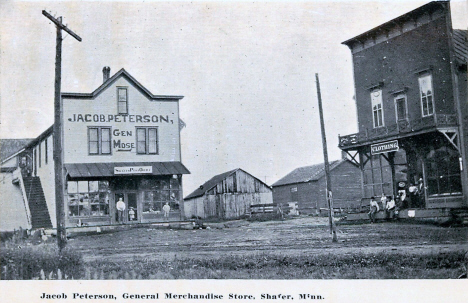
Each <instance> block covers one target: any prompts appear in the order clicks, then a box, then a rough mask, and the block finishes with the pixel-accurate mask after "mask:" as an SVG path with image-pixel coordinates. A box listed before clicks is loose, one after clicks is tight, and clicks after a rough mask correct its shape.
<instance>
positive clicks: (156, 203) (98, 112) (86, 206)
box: [2, 67, 189, 228]
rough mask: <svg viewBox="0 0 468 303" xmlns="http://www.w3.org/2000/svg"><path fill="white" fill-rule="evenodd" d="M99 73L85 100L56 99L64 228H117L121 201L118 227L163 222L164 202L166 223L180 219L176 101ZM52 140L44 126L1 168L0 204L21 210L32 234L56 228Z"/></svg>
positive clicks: (123, 75) (122, 75)
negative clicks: (7, 177)
mask: <svg viewBox="0 0 468 303" xmlns="http://www.w3.org/2000/svg"><path fill="white" fill-rule="evenodd" d="M103 72H104V74H103V78H104V83H103V84H102V85H101V86H99V87H98V88H97V89H96V90H95V91H93V92H92V93H62V104H63V113H62V123H63V163H64V164H63V165H64V168H65V175H66V177H65V182H64V184H65V190H64V193H65V199H64V201H65V213H66V225H67V226H68V227H70V226H77V225H111V224H116V223H119V222H117V210H116V202H117V201H118V200H119V199H120V198H122V200H123V201H124V203H125V205H126V207H125V211H124V215H123V221H124V223H145V222H157V221H163V220H165V218H163V211H162V207H163V206H164V205H165V204H166V203H168V204H169V205H170V207H171V211H170V218H169V219H170V220H180V219H181V217H180V215H181V211H180V209H179V205H182V203H181V201H182V197H183V195H182V175H183V174H188V173H189V171H188V170H187V169H186V168H185V167H184V165H183V164H182V163H181V151H180V129H181V125H183V122H181V121H180V119H179V100H181V99H182V98H183V97H182V96H166V95H165V96H161V95H153V94H152V93H151V92H150V91H149V90H147V89H146V88H145V87H144V86H142V85H141V84H140V83H139V82H138V81H136V80H135V79H134V78H133V77H132V76H131V75H130V74H129V73H128V72H127V71H125V70H124V69H121V70H120V71H118V72H117V73H116V74H115V75H113V76H112V77H110V69H109V68H108V67H106V68H104V69H103ZM52 136H53V128H52V127H51V128H49V129H48V130H47V131H46V132H44V133H43V134H41V135H40V136H39V137H38V138H36V139H34V140H32V141H31V142H30V143H29V144H27V145H26V146H25V147H24V148H22V149H20V150H18V151H17V153H16V154H13V155H12V156H10V157H9V159H5V160H8V161H6V162H5V161H4V162H5V163H2V169H3V168H4V167H5V165H6V166H9V167H10V169H3V171H4V173H8V172H7V171H9V172H10V173H11V174H12V177H11V179H12V182H10V184H8V186H13V187H16V190H15V189H10V190H9V191H8V192H12V195H13V196H12V197H11V198H10V197H5V196H3V195H2V200H3V202H2V203H3V204H4V203H18V202H17V201H18V200H19V201H20V203H23V204H24V205H23V206H24V207H23V209H24V210H25V212H26V220H27V221H28V224H29V227H32V228H38V227H50V226H51V225H53V226H54V227H55V224H56V218H55V189H54V188H55V180H54V161H53V160H52V150H53V147H52V142H53V140H52ZM7 162H8V163H7ZM2 186H7V185H6V184H2ZM15 193H16V194H15ZM18 193H21V196H20V197H21V199H17V198H18ZM14 195H16V197H14ZM5 207H6V208H8V205H2V208H3V209H2V212H3V211H5ZM15 209H18V207H16V208H15ZM23 227H26V226H24V225H23Z"/></svg>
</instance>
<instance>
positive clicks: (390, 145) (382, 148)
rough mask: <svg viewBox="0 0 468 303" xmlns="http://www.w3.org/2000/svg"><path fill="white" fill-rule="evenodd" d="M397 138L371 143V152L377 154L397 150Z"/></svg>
mask: <svg viewBox="0 0 468 303" xmlns="http://www.w3.org/2000/svg"><path fill="white" fill-rule="evenodd" d="M399 149H400V148H399V147H398V140H394V141H388V142H383V143H378V144H372V145H371V154H372V155H378V154H383V153H388V152H394V151H397V150H399Z"/></svg>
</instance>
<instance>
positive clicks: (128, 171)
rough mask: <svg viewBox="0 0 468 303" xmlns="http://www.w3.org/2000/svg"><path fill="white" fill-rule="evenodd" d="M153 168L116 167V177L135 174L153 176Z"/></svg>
mask: <svg viewBox="0 0 468 303" xmlns="http://www.w3.org/2000/svg"><path fill="white" fill-rule="evenodd" d="M152 172H153V167H152V166H121V167H114V175H134V174H151V173H152Z"/></svg>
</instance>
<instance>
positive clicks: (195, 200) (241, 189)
mask: <svg viewBox="0 0 468 303" xmlns="http://www.w3.org/2000/svg"><path fill="white" fill-rule="evenodd" d="M272 203H273V197H272V192H271V188H270V186H268V185H267V184H265V183H264V182H262V181H261V180H260V179H258V178H256V177H254V176H252V175H251V174H249V173H247V172H246V171H244V170H242V169H240V168H237V169H234V170H230V171H228V172H225V173H222V174H219V175H216V176H214V177H213V178H211V179H210V180H208V181H207V182H205V183H204V184H203V185H201V186H200V187H199V188H197V189H196V190H195V191H194V192H192V193H191V194H190V195H188V196H187V197H185V199H184V214H185V217H186V218H187V219H190V218H193V217H197V218H210V217H216V218H221V219H235V218H239V217H242V216H243V215H246V214H248V213H249V212H250V206H251V205H255V204H272Z"/></svg>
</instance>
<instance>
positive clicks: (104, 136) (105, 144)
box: [88, 127, 111, 155]
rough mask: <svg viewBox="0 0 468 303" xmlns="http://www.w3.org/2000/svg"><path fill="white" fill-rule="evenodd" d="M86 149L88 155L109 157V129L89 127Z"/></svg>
mask: <svg viewBox="0 0 468 303" xmlns="http://www.w3.org/2000/svg"><path fill="white" fill-rule="evenodd" d="M88 147H89V154H90V155H110V153H111V128H110V127H89V128H88Z"/></svg>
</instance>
